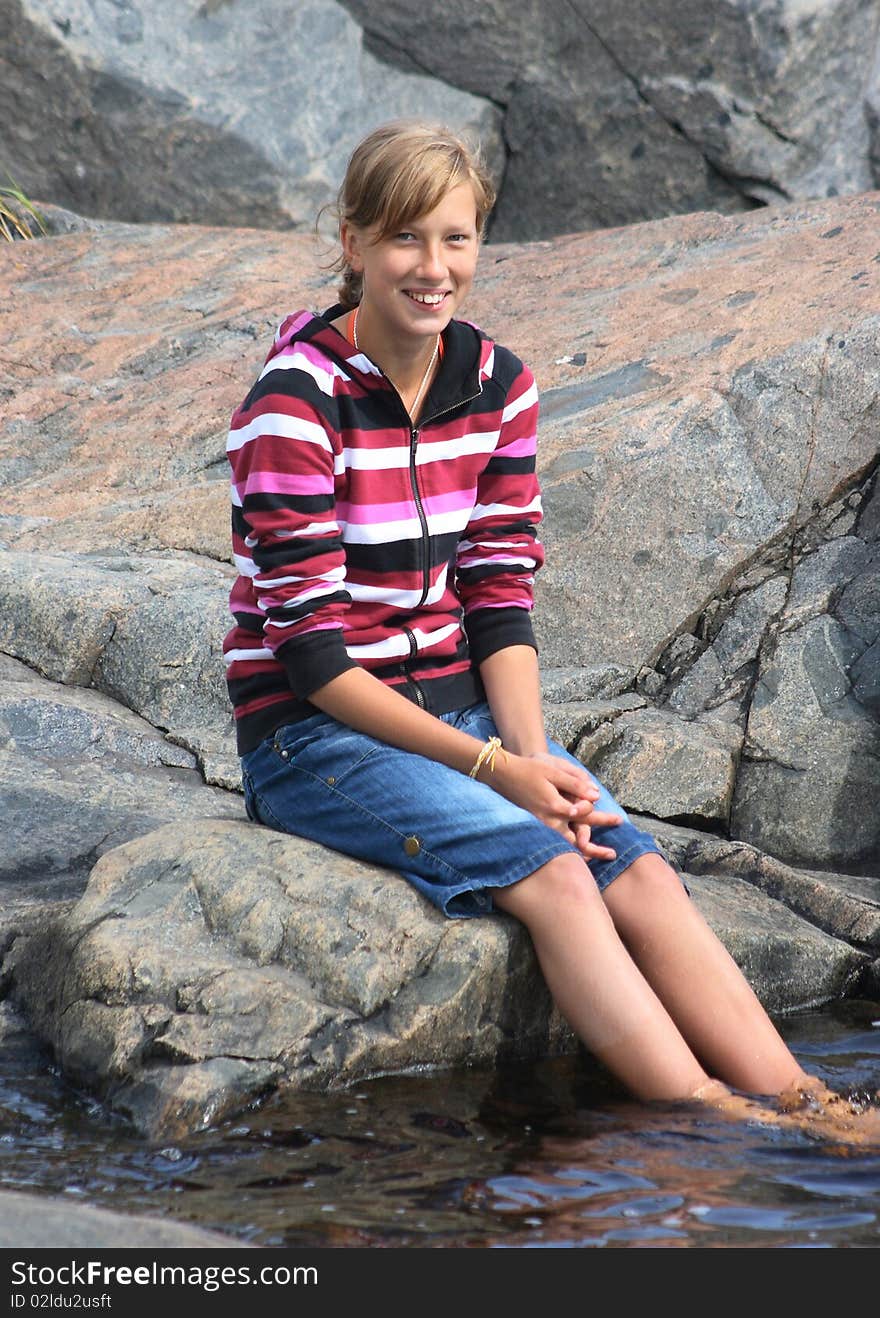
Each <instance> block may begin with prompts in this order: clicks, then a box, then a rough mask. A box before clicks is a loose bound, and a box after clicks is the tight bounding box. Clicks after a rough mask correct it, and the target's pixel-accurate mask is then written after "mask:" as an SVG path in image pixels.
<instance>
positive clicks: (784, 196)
mask: <svg viewBox="0 0 880 1318" xmlns="http://www.w3.org/2000/svg"><path fill="white" fill-rule="evenodd" d="M567 3H568V5H569V8H570V9H571V10H572V12H573V13H574V14H575V15H576V16H577V17H578V19H580V21H581V22H582V23H583V25H584V27H585V28H586V29H587V31H588V32H589V33H590V36H591V37H592V38H593V39H594V41H596V43H597V44H598V45H599V46H601V48H602V50H603V51H604V52H605V54H606V55H607V56H608V58H609V59H610V60H611V62H612V63H613V64H614V66H615V68H616V69H617V70H618V72H619V73H621V74H622V76H623V77H624V78H626V80H627V81H628V82H629V84H630V86H631V87H632V88H633V90H634V91H635V93H636V95H637V96H638V98H639V100H640V101H641V102H642V103H643V104H644V105H646V106H648V108H649V109H650V110H651V111H652V112H653V113H654V114H656V115H657V117H658V119H660V120H661V121H662V122H663V123H665V124H666V126H667V127H668V128H669V129H671V130H672V132H673V133H675V134H676V136H677V137H680V138H682V139H683V141H685V142H687V143H688V145H689V146H692V147H693V148H694V150H695V151H697V152H698V153H699V155H700V156H701V157H702V159H703V161H704V162H705V164H706V167H707V169H708V170H709V172H710V173H711V174H713V175H715V176H716V177H717V178H720V179H721V180H722V182H724V183H726V184H727V185H728V187H732V188H733V189H734V191H736V192H739V193H740V195H741V196H742V197H743V199H744V200H745V201H747V202H748V203H749V204H750V205H751V206H752V207H758V206H766V205H767V201H766V200H765V198H764V197H761V196H756V195H755V191H754V190H756V189H759V188H760V189H761V190H763V191H764V192H770V193H773V195H774V196H775V197H777V198H778V199H779V200H780V201H790V200H791V197H790V195H789V194H788V193H787V192H786V191H785V189H784V188H782V187H780V186H779V184H778V183H773V182H772V181H771V180H770V179H766V178H758V177H752V176H750V175H746V174H736V173H734V171H733V170H728V169H725V168H724V167H723V166H722V165H720V164H719V163H718V161H717V160H713V159H712V157H711V156H709V155H707V153H706V147H705V143H703V142H700V141H698V140H696V139H694V138H693V137H692V136H691V135H690V134H689V133H688V132H687V130H686V129H685V127H684V125H683V124H681V123H680V122H679V121H678V120H677V119H672V118H670V117H669V115H668V114H666V113H665V111H664V110H663V109H662V108H661V107H660V106H659V105H657V104H655V102H654V101H653V100H652V99H651V97H650V95H649V94H648V92H647V91H646V90H645V88H644V86H643V85H642V82H641V80H640V79H639V77H638V75H637V74H635V73H632V72H630V70H629V69H628V68H627V66H626V64H625V63H624V61H623V59H622V58H621V57H620V56H619V55H618V54H617V52H616V51H615V50H614V48H613V47H612V46H610V45H609V44H608V42H607V41H606V40H605V38H604V37H603V36H602V35H601V33H600V32H599V31H598V30H597V29H596V27H595V26H594V25H593V24H592V23H591V22H590V20H589V19H588V18H587V17H586V15H585V14H584V13H583V12H582V11H581V9H580V7H579V6H578V5H577V4H576V3H575V0H567ZM755 117H756V118H759V116H758V115H757V113H756V114H755ZM761 122H762V121H761Z"/></svg>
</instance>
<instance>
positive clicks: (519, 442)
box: [496, 435, 538, 458]
mask: <svg viewBox="0 0 880 1318" xmlns="http://www.w3.org/2000/svg"><path fill="white" fill-rule="evenodd" d="M537 439H538V437H537V435H524V436H523V437H522V439H514V440H512V441H511V442H510V443H509V444H504V445H501V444H499V446H498V448H497V449H496V452H497V453H499V454H501V453H503V454H504V456H505V457H506V458H528V457H530V456H531V455H532V454H533V453H534V452H535V447H536V444H537Z"/></svg>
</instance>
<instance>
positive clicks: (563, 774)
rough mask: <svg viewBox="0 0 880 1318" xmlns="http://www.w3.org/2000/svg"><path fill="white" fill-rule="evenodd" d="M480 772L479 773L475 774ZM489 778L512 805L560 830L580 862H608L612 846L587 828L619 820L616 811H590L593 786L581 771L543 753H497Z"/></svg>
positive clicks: (595, 792) (596, 795)
mask: <svg viewBox="0 0 880 1318" xmlns="http://www.w3.org/2000/svg"><path fill="white" fill-rule="evenodd" d="M481 776H482V775H481ZM486 781H490V782H491V783H492V786H493V787H494V788H495V789H496V791H498V792H500V793H501V795H502V796H506V797H507V799H508V800H509V801H513V802H514V804H515V805H519V806H522V807H523V809H524V810H528V811H530V813H531V814H533V815H535V816H536V818H538V819H540V820H541V821H542V822H543V823H545V824H547V825H549V827H550V828H553V829H555V830H556V831H557V833H561V834H562V836H563V837H564V838H566V839H567V841H569V842H571V843H573V844H574V845H575V846H576V847H577V849H578V851H579V852H580V853H581V855H582V856H583V857H584V859H585V860H614V858H615V855H616V854H617V853H616V852H615V851H614V849H613V848H612V847H603V846H599V845H598V844H597V843H595V842H593V841H592V830H593V829H594V828H599V827H605V826H607V825H614V824H619V823H620V822H621V820H622V818H623V817H622V815H618V814H612V813H611V812H610V811H607V810H596V808H595V803H596V801H597V800H598V799H599V789H598V787H597V786H596V784H595V783H594V781H593V779H592V778H591V777H590V775H589V774H588V773H587V771H586V769H579V768H576V767H575V766H574V765H573V764H569V763H567V761H565V760H562V759H560V758H559V756H557V755H551V754H550V752H549V751H535V752H533V753H532V754H531V755H514V754H513V753H512V752H510V751H508V752H507V753H506V754H505V755H504V757H503V760H502V759H501V758H500V757H499V759H498V761H497V762H496V764H495V769H494V772H493V773H492V775H491V778H489V779H487V780H486Z"/></svg>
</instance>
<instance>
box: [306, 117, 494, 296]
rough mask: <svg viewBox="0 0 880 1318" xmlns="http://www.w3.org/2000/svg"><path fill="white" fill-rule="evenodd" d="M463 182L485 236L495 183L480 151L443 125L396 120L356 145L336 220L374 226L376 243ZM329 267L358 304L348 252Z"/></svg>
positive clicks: (357, 278)
mask: <svg viewBox="0 0 880 1318" xmlns="http://www.w3.org/2000/svg"><path fill="white" fill-rule="evenodd" d="M460 183H470V184H471V185H472V187H473V189H474V199H475V201H476V204H477V233H478V235H479V236H480V238H482V237H483V233H484V230H485V226H486V219H487V217H488V215H489V212H490V211H491V209H492V207H493V205H494V204H495V187H494V185H493V183H492V180H491V178H490V176H489V173H488V171H487V169H486V166H485V165H484V163H483V161H482V159H481V158H480V155H479V153H478V152H477V151H476V150H474V149H472V148H471V147H470V146H469V145H468V143H467V142H465V141H464V139H463V138H461V137H458V136H457V135H456V134H455V133H453V132H451V131H450V130H449V129H448V128H444V127H442V126H441V125H439V124H426V123H421V122H418V121H412V120H405V119H397V120H394V121H393V122H392V123H388V124H382V125H381V126H380V127H379V128H376V129H374V130H373V132H372V133H370V134H369V135H368V136H367V137H365V138H364V140H363V141H362V142H361V143H360V144H359V145H358V146H356V147H355V149H354V151H353V152H352V155H351V159H350V160H349V162H348V168H347V170H346V171H345V178H344V179H343V181H342V187H341V188H340V189H339V193H338V196H337V198H336V207H335V216H336V220H337V223H338V224H342V222H343V221H346V222H347V223H349V224H352V225H354V226H355V227H356V228H358V229H370V228H373V227H375V229H376V235H375V239H374V241H379V240H381V239H382V238H387V237H388V236H389V235H390V234H392V233H396V232H397V231H398V230H399V229H400V228H401V227H403V226H404V225H406V224H408V223H411V222H412V221H413V220H419V219H421V218H422V216H423V215H427V214H428V213H429V211H432V210H433V209H434V207H435V206H437V205H438V204H439V203H440V201H441V200H442V199H443V197H444V196H445V195H446V193H447V192H448V191H449V190H450V188H454V187H457V186H458V184H460ZM331 268H332V269H334V270H338V271H340V272H341V274H342V283H341V284H340V285H339V300H340V301H341V302H342V304H343V306H345V307H356V306H357V304H358V303H359V302H360V300H361V294H362V292H363V281H362V277H361V275H360V274H357V273H355V271H354V270H352V268H351V266H350V265H349V264H348V262H347V261H346V259H345V256H344V255H341V256H339V257H338V259H337V260H336V261H335V262H334V263H333V265H332V267H331Z"/></svg>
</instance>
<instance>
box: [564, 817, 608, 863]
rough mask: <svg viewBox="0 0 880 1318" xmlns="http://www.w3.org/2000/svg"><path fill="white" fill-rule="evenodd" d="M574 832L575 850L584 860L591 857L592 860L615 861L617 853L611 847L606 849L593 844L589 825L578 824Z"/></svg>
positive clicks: (595, 843)
mask: <svg viewBox="0 0 880 1318" xmlns="http://www.w3.org/2000/svg"><path fill="white" fill-rule="evenodd" d="M574 831H575V837H576V839H577V848H578V850H579V851H580V853H581V855H582V856H584V858H587V857H591V858H592V859H594V860H615V859H616V858H617V852H616V851H615V850H614V848H613V847H606V846H603V845H602V844H601V843H599V842H593V840H592V835H591V832H590V826H589V824H578V825H577V826H576V827H575V830H574Z"/></svg>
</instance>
